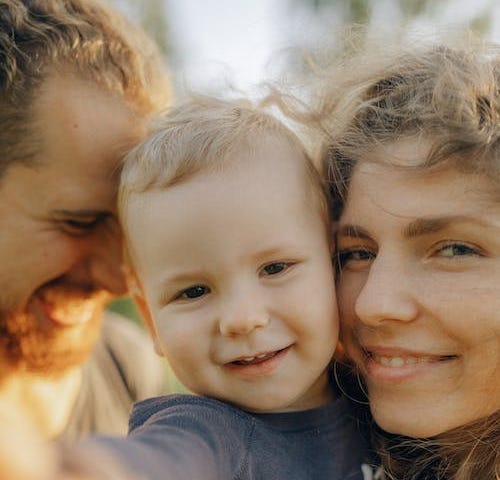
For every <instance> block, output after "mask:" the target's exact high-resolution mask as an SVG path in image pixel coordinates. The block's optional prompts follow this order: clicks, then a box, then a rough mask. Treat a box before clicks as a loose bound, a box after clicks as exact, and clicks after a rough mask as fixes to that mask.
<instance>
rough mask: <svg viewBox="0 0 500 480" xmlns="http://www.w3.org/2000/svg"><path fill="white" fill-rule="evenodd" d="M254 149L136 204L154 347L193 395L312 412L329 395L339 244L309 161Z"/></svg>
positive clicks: (275, 149) (132, 234) (273, 149)
mask: <svg viewBox="0 0 500 480" xmlns="http://www.w3.org/2000/svg"><path fill="white" fill-rule="evenodd" d="M256 150H257V151H254V152H253V153H251V154H238V155H237V157H239V158H235V159H233V160H232V161H233V162H234V165H233V166H231V167H230V168H228V169H226V170H225V171H224V172H223V173H220V172H219V173H214V174H211V173H203V174H200V175H197V176H195V177H193V178H192V179H189V180H187V181H186V182H184V183H181V184H179V185H176V186H173V187H170V188H167V189H166V190H163V191H160V190H156V191H150V192H147V193H144V194H139V195H135V196H133V197H132V198H131V199H130V204H129V208H128V210H127V217H128V218H127V219H126V221H127V230H128V232H129V242H130V247H131V251H132V252H133V256H134V263H135V267H136V270H137V274H138V277H139V279H140V282H141V283H142V287H143V289H144V294H145V298H146V301H147V304H148V307H149V311H150V313H151V315H152V320H153V329H154V330H155V331H154V332H153V336H154V339H155V344H156V348H157V350H158V351H159V352H161V353H163V354H165V356H166V357H167V358H168V361H169V362H170V364H171V366H172V368H173V370H174V371H175V373H176V374H177V376H178V378H179V380H180V381H181V382H182V383H183V384H184V385H186V387H188V388H189V389H191V390H192V391H194V392H195V393H198V394H203V395H207V396H211V397H216V398H219V399H221V400H224V401H227V402H230V403H234V404H236V405H238V406H240V407H242V408H245V409H247V410H250V411H265V412H271V411H287V410H302V409H307V408H313V407H317V406H319V405H322V404H324V403H326V402H327V401H328V400H329V399H330V398H331V393H330V389H329V387H328V380H327V375H326V372H325V369H326V368H327V366H328V363H329V362H330V359H331V357H332V354H333V351H334V349H335V346H336V343H337V336H338V318H337V305H336V300H335V290H334V279H333V273H332V266H331V255H330V241H329V238H328V232H327V229H326V228H325V223H324V220H323V218H322V216H321V213H320V211H319V208H318V207H317V202H316V199H315V198H314V195H313V193H312V192H311V191H310V189H308V188H307V181H306V179H305V171H304V170H305V169H304V168H303V167H302V164H301V162H302V160H301V159H300V158H295V157H297V154H296V153H294V152H293V151H291V149H289V148H288V147H287V146H283V145H281V144H279V143H278V142H276V141H274V142H272V143H271V142H267V144H266V145H263V146H261V147H260V148H258V149H256ZM245 156H247V157H249V158H248V159H245V158H244V157H245Z"/></svg>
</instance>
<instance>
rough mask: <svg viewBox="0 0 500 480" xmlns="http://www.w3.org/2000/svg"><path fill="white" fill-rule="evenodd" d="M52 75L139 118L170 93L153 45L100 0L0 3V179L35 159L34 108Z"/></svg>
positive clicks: (137, 29)
mask: <svg viewBox="0 0 500 480" xmlns="http://www.w3.org/2000/svg"><path fill="white" fill-rule="evenodd" d="M54 72H56V73H59V72H60V73H61V74H66V73H69V74H73V75H77V76H79V77H81V78H84V79H88V80H89V81H93V82H95V84H96V85H98V86H99V87H100V88H102V89H103V90H104V91H106V92H109V93H110V94H112V95H116V96H119V97H122V98H123V99H124V100H125V101H127V102H128V103H129V104H130V105H131V107H133V108H134V109H136V110H137V111H138V112H141V113H147V112H150V111H153V110H156V109H158V108H161V107H162V106H163V105H164V104H165V101H166V98H167V97H168V93H169V92H168V84H167V81H166V74H165V71H164V68H163V62H162V59H161V56H160V53H159V51H158V50H157V48H156V46H155V44H154V43H153V42H152V41H151V40H150V39H149V38H148V37H147V36H146V35H145V33H144V32H143V31H142V30H141V29H140V28H139V27H137V26H135V25H133V24H131V23H130V22H128V21H127V20H126V19H125V18H124V17H123V16H122V15H120V14H119V13H117V12H115V11H113V10H111V9H109V8H108V7H106V6H105V5H104V4H102V3H101V2H100V1H99V0H0V178H1V176H2V174H3V173H4V172H5V170H6V169H7V167H8V166H9V165H10V164H11V163H13V162H26V163H29V162H30V160H31V159H32V158H33V156H34V155H35V153H36V151H37V144H36V141H34V140H33V138H34V135H33V132H34V131H35V126H34V124H33V118H32V117H33V110H32V109H33V104H34V102H35V101H36V99H37V94H38V92H39V89H40V88H41V86H42V85H43V83H44V80H45V79H46V78H47V76H48V75H49V74H51V73H54Z"/></svg>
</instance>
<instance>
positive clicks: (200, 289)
mask: <svg viewBox="0 0 500 480" xmlns="http://www.w3.org/2000/svg"><path fill="white" fill-rule="evenodd" d="M210 291H211V290H210V288H209V287H207V286H205V285H193V286H192V287H189V288H186V289H185V290H182V291H181V292H179V294H178V295H176V297H175V298H174V300H182V299H185V300H192V299H194V298H199V297H202V296H203V295H206V294H208V293H210Z"/></svg>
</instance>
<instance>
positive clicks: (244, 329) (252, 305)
mask: <svg viewBox="0 0 500 480" xmlns="http://www.w3.org/2000/svg"><path fill="white" fill-rule="evenodd" d="M268 323H269V315H268V313H267V309H266V308H265V307H264V306H263V305H262V304H261V303H260V302H259V301H257V300H256V299H255V298H252V296H251V295H246V296H244V295H241V296H239V298H233V299H232V300H230V301H228V302H225V305H224V306H223V307H222V309H221V312H220V317H219V331H220V333H221V334H222V335H225V336H233V335H247V334H249V333H250V332H251V331H252V330H254V329H256V328H261V327H265V326H266V325H267V324H268Z"/></svg>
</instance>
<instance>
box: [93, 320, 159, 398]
mask: <svg viewBox="0 0 500 480" xmlns="http://www.w3.org/2000/svg"><path fill="white" fill-rule="evenodd" d="M90 363H92V364H94V365H93V366H94V368H90V369H89V374H90V375H92V370H95V369H99V370H101V371H104V373H109V370H111V369H113V370H115V371H116V372H117V373H118V375H119V378H120V380H121V381H122V382H123V384H124V385H125V387H126V388H127V391H128V392H129V393H130V398H131V400H132V401H134V402H135V401H139V400H142V399H145V398H148V397H152V396H157V395H161V394H164V393H166V392H167V391H168V387H167V381H166V379H167V370H166V363H165V361H164V360H163V359H162V358H160V357H159V356H158V355H156V353H155V352H154V348H153V342H152V340H151V338H150V337H149V335H148V334H147V332H146V331H145V330H144V329H143V328H141V327H139V326H138V325H136V324H135V323H134V322H132V321H131V320H130V319H128V318H125V317H123V316H121V315H119V314H117V313H113V312H106V313H105V314H104V318H103V323H102V330H101V338H100V339H99V341H98V343H97V345H96V348H95V349H94V351H93V353H92V357H91V359H90Z"/></svg>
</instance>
